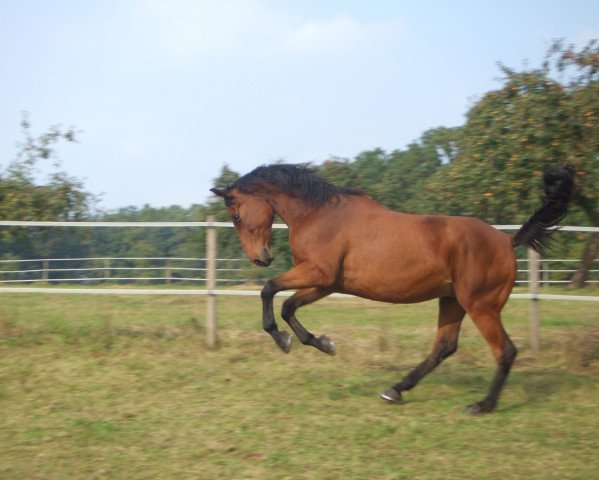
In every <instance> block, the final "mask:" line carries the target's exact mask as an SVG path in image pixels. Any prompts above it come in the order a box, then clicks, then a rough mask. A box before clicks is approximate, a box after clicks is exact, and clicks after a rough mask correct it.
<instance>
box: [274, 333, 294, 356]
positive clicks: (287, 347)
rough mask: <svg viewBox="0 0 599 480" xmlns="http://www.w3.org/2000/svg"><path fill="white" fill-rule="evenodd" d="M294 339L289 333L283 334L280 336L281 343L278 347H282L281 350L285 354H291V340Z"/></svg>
mask: <svg viewBox="0 0 599 480" xmlns="http://www.w3.org/2000/svg"><path fill="white" fill-rule="evenodd" d="M292 338H293V337H292V336H291V335H289V333H287V332H281V333H280V334H279V342H277V343H278V345H279V347H281V350H283V352H285V353H289V352H290V351H291V339H292Z"/></svg>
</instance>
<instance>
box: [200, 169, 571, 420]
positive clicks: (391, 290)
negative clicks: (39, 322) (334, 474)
mask: <svg viewBox="0 0 599 480" xmlns="http://www.w3.org/2000/svg"><path fill="white" fill-rule="evenodd" d="M573 176H574V171H573V169H572V168H571V167H555V168H553V169H551V170H549V171H548V172H546V173H545V175H544V190H545V195H544V198H543V202H542V205H541V207H540V208H539V209H538V210H537V211H536V212H535V213H534V214H533V215H532V216H531V217H530V218H529V220H528V221H527V222H526V223H525V224H524V225H523V226H522V227H521V228H520V230H518V232H517V233H516V234H515V235H513V236H511V235H509V234H507V233H505V232H501V231H499V230H497V229H495V228H493V227H491V226H490V225H487V224H486V223H484V222H482V221H481V220H478V219H476V218H473V217H453V216H436V215H412V214H406V213H401V212H396V211H391V210H388V209H386V208H385V207H383V206H382V205H380V204H379V203H377V202H375V201H374V200H372V199H371V198H369V197H368V196H366V195H365V194H364V193H363V192H362V191H361V190H358V189H353V188H338V187H335V186H334V185H332V184H331V183H329V182H327V181H325V180H324V179H322V178H320V177H319V176H317V175H316V169H315V168H313V167H311V166H310V165H308V164H298V165H285V164H275V165H264V166H260V167H258V168H256V169H255V170H253V171H252V172H250V173H248V174H247V175H244V176H243V177H241V178H239V179H238V180H237V181H235V182H234V183H232V184H229V185H228V186H226V187H224V188H213V189H211V191H212V192H213V193H214V194H216V195H218V196H219V197H222V198H223V199H224V202H225V205H226V206H227V208H228V212H229V214H230V216H231V219H232V221H233V223H234V225H235V229H236V231H237V233H238V235H239V238H240V240H241V244H242V246H243V249H244V251H245V254H246V255H247V257H248V259H249V260H250V261H252V262H253V263H255V264H256V265H259V266H261V267H268V266H269V265H270V264H271V262H272V261H273V259H274V258H273V254H272V252H271V230H272V223H273V221H274V216H275V214H277V215H278V216H279V217H280V218H281V220H282V221H283V222H284V223H286V224H287V226H288V227H289V244H290V248H291V253H292V256H293V263H294V267H293V268H291V269H290V270H288V271H287V272H285V273H284V274H282V275H280V276H278V277H276V278H273V279H272V280H269V281H267V282H266V284H265V285H264V288H263V289H262V291H261V298H262V308H263V327H264V330H266V331H267V332H268V333H269V334H270V335H271V336H272V338H273V339H274V341H275V342H276V344H277V345H278V346H279V347H280V348H281V349H282V350H283V351H284V352H285V353H288V352H289V350H290V348H291V338H292V337H291V335H289V333H287V332H286V331H280V330H279V329H278V326H277V323H276V321H275V316H274V312H273V297H274V296H275V294H277V293H278V292H281V291H283V290H291V289H293V290H296V292H295V294H294V295H293V296H291V297H290V298H288V299H287V300H285V302H284V303H283V308H282V313H281V316H282V317H283V319H284V320H285V321H286V322H287V323H288V324H289V327H290V328H291V330H293V332H294V333H295V335H296V336H297V337H298V338H299V340H300V342H301V343H302V344H305V345H311V346H313V347H315V348H317V349H318V350H321V351H322V352H324V353H328V354H331V355H332V354H334V353H335V345H334V343H333V341H332V340H331V339H330V338H328V337H327V336H324V335H323V336H320V337H316V336H314V335H313V334H312V333H310V332H309V331H308V330H306V329H305V328H304V327H303V326H302V325H301V324H300V322H299V321H298V320H297V318H296V315H295V312H296V310H297V309H298V308H300V307H302V306H304V305H308V304H310V303H312V302H315V301H316V300H319V299H321V298H323V297H326V296H327V295H329V294H331V293H333V292H339V293H346V294H351V295H356V296H358V297H363V298H367V299H371V300H377V301H383V302H391V303H414V302H422V301H425V300H430V299H433V298H438V299H439V315H438V327H437V334H436V338H435V341H434V345H433V349H432V352H431V353H430V355H429V356H428V357H427V358H426V359H425V360H424V361H423V362H422V363H420V364H419V365H418V366H417V367H416V368H414V369H413V370H412V371H411V372H410V373H409V374H408V375H407V376H406V377H405V378H403V379H402V380H401V381H400V382H398V383H396V384H395V385H393V386H392V387H391V388H389V389H388V390H386V391H385V392H383V393H382V394H381V395H380V396H381V397H382V398H383V399H384V400H386V401H388V402H391V403H399V402H401V401H402V392H404V391H407V390H410V389H412V388H413V387H414V386H416V384H417V383H418V382H419V381H420V380H421V379H422V378H423V377H424V376H425V375H426V374H428V373H429V372H431V371H432V370H433V369H434V368H435V367H436V366H437V365H439V363H441V362H442V361H443V360H444V359H445V358H447V357H449V356H450V355H451V354H452V353H454V352H455V351H456V350H457V346H458V335H459V332H460V325H461V323H462V320H463V318H464V316H465V315H466V313H467V314H468V315H469V316H470V318H471V319H472V320H473V321H474V323H475V324H476V326H477V327H478V329H479V331H480V333H481V335H482V336H483V338H484V339H485V340H486V342H487V343H488V344H489V346H490V348H491V351H492V353H493V355H494V357H495V361H496V364H497V370H496V373H495V377H494V379H493V381H492V384H491V387H490V389H489V392H488V394H487V396H486V397H485V398H484V399H483V400H481V401H479V402H477V403H474V404H472V405H470V406H468V407H467V409H466V411H467V412H468V413H470V414H473V415H476V414H482V413H487V412H491V411H492V410H494V409H495V407H496V405H497V400H498V398H499V394H500V393H501V390H502V388H503V386H504V383H505V381H506V378H507V376H508V374H509V371H510V368H511V366H512V363H513V362H514V359H515V357H516V348H515V346H514V344H513V343H512V341H511V340H510V338H509V337H508V335H507V333H506V331H505V330H504V328H503V325H502V323H501V316H500V314H501V310H502V308H503V306H504V305H505V303H506V301H507V299H508V297H509V295H510V292H511V290H512V287H513V285H514V280H515V279H516V255H515V252H514V247H516V246H517V245H524V246H528V247H531V248H533V249H535V250H540V249H542V248H543V247H544V246H545V244H546V242H547V240H548V236H549V235H550V233H551V232H552V231H553V230H554V227H555V226H556V225H557V224H558V223H559V221H560V220H561V219H562V218H563V217H564V215H565V214H566V211H567V206H568V203H569V201H570V197H571V193H572V188H573Z"/></svg>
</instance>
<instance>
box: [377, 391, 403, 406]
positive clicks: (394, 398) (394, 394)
mask: <svg viewBox="0 0 599 480" xmlns="http://www.w3.org/2000/svg"><path fill="white" fill-rule="evenodd" d="M380 397H381V398H382V399H383V400H385V402H388V403H402V402H403V397H402V396H401V393H399V392H398V391H396V390H395V389H393V388H390V389H389V390H385V391H384V392H383V393H381V394H380Z"/></svg>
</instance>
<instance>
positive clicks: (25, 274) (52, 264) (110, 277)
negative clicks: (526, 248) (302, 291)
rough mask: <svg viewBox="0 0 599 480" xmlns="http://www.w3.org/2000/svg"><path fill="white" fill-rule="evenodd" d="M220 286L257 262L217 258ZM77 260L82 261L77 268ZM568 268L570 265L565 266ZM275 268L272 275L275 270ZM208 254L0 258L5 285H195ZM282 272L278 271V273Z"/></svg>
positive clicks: (554, 263)
mask: <svg viewBox="0 0 599 480" xmlns="http://www.w3.org/2000/svg"><path fill="white" fill-rule="evenodd" d="M215 262H216V283H217V285H219V286H226V285H232V284H238V285H242V284H251V283H255V281H256V277H255V275H253V274H254V273H255V272H256V271H257V267H254V266H252V265H251V264H250V263H249V262H248V260H247V259H246V258H245V257H244V258H216V259H215ZM540 262H541V263H540V269H539V282H540V284H541V285H542V286H548V285H560V284H568V283H569V281H570V280H569V277H570V276H571V275H572V274H573V273H574V272H576V266H577V265H578V263H579V262H580V259H574V258H543V259H541V260H540ZM72 265H78V266H77V267H73V266H72ZM564 267H568V268H564ZM273 270H274V269H271V270H270V271H269V275H273ZM207 271H208V268H207V259H206V258H192V257H89V258H87V257H86V258H35V259H10V260H0V285H2V284H36V283H45V282H48V283H71V284H73V283H79V284H83V285H90V284H119V283H121V284H122V283H133V284H137V285H139V284H142V285H143V284H147V283H152V284H161V283H162V284H167V285H170V284H173V283H177V284H191V285H196V286H197V285H202V284H205V283H206V282H207ZM276 273H278V272H276V271H275V274H276ZM529 274H530V267H529V260H528V259H525V258H523V259H518V278H517V280H516V284H517V285H526V284H528V283H530V275H529ZM587 283H588V284H591V285H592V284H599V260H595V261H594V262H593V268H592V269H590V270H589V279H588V280H587Z"/></svg>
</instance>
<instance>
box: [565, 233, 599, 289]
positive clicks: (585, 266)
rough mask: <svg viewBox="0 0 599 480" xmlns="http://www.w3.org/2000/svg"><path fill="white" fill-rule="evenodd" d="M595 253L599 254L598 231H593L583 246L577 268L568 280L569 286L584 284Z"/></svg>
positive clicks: (575, 286)
mask: <svg viewBox="0 0 599 480" xmlns="http://www.w3.org/2000/svg"><path fill="white" fill-rule="evenodd" d="M597 254H599V233H594V234H593V236H592V237H591V238H590V239H589V241H588V242H587V244H586V246H585V247H584V252H583V254H582V260H581V261H580V264H579V265H578V270H576V273H574V275H572V279H571V280H570V286H571V287H573V288H582V287H584V286H585V284H586V281H587V278H588V276H589V270H590V269H591V266H592V265H593V260H595V257H597Z"/></svg>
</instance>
